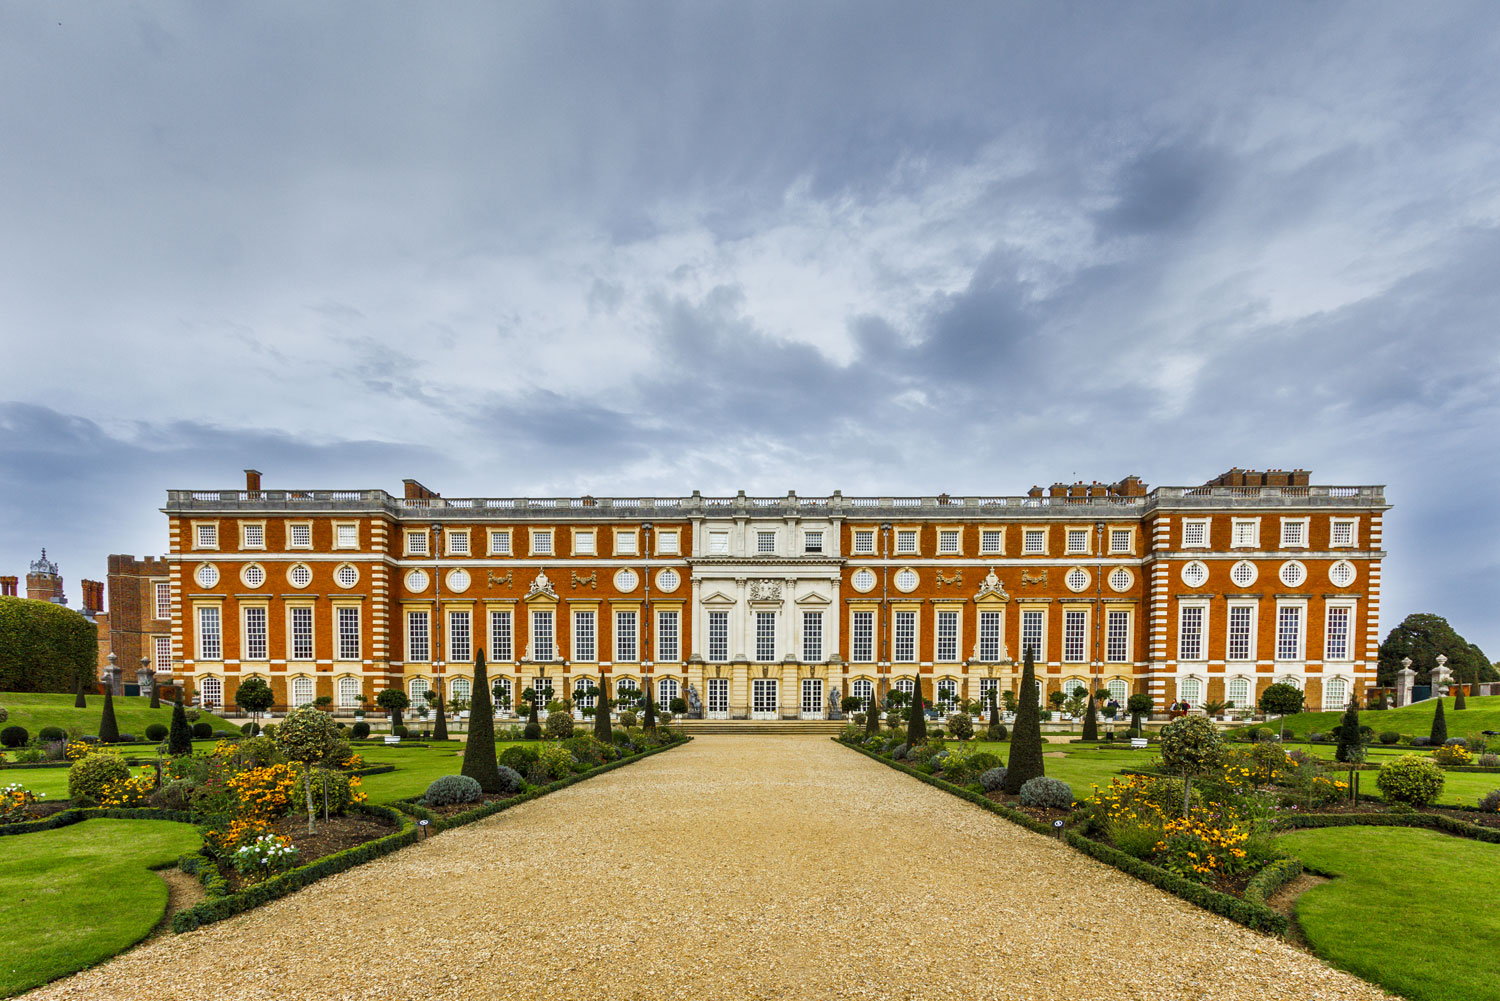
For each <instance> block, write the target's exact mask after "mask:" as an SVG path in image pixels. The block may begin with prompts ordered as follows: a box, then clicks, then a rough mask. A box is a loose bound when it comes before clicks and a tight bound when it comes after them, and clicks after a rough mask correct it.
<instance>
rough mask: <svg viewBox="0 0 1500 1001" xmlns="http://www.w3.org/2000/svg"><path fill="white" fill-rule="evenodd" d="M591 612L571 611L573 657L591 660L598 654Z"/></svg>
mask: <svg viewBox="0 0 1500 1001" xmlns="http://www.w3.org/2000/svg"><path fill="white" fill-rule="evenodd" d="M595 624H596V623H595V620H594V613H593V612H574V613H573V659H574V660H581V661H585V662H592V661H594V660H595V659H597V657H598V654H599V646H598V637H597V636H596V635H595V632H594V626H595Z"/></svg>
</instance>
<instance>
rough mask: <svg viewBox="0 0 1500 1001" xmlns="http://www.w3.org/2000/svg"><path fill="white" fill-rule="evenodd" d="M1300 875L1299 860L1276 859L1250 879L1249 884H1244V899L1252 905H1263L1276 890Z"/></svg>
mask: <svg viewBox="0 0 1500 1001" xmlns="http://www.w3.org/2000/svg"><path fill="white" fill-rule="evenodd" d="M1300 875H1302V860H1301V859H1295V858H1283V859H1277V860H1276V861H1274V862H1272V863H1271V864H1270V865H1268V866H1266V867H1265V868H1264V869H1262V870H1261V871H1260V872H1258V873H1256V874H1255V875H1254V876H1251V877H1250V882H1249V883H1247V884H1245V899H1246V900H1248V901H1250V902H1251V903H1252V904H1264V903H1265V902H1266V901H1267V900H1269V899H1270V898H1271V896H1272V895H1273V894H1275V892H1276V891H1277V890H1279V889H1281V888H1282V887H1283V886H1285V885H1287V884H1288V883H1290V882H1291V881H1292V880H1294V879H1296V878H1297V877H1298V876H1300Z"/></svg>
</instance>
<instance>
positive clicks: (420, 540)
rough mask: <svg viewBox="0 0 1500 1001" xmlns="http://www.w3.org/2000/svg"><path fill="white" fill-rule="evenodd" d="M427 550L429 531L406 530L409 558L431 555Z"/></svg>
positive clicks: (406, 551)
mask: <svg viewBox="0 0 1500 1001" xmlns="http://www.w3.org/2000/svg"><path fill="white" fill-rule="evenodd" d="M288 538H290V536H288ZM427 550H428V546H427V530H426V529H416V530H413V529H407V530H406V549H405V553H406V555H407V556H427V555H429V554H428V551H427Z"/></svg>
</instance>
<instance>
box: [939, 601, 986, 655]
mask: <svg viewBox="0 0 1500 1001" xmlns="http://www.w3.org/2000/svg"><path fill="white" fill-rule="evenodd" d="M985 614H986V615H993V614H994V613H993V612H986V613H985ZM936 659H938V660H940V661H942V662H943V663H946V664H951V663H953V662H954V661H956V660H958V613H957V612H946V611H945V612H938V613H937V655H936ZM995 659H998V658H995Z"/></svg>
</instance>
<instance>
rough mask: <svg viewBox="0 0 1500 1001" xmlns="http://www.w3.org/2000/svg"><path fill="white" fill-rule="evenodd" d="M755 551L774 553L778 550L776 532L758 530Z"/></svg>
mask: <svg viewBox="0 0 1500 1001" xmlns="http://www.w3.org/2000/svg"><path fill="white" fill-rule="evenodd" d="M755 551H756V552H757V553H774V552H775V551H776V533H775V532H756V533H755Z"/></svg>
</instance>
